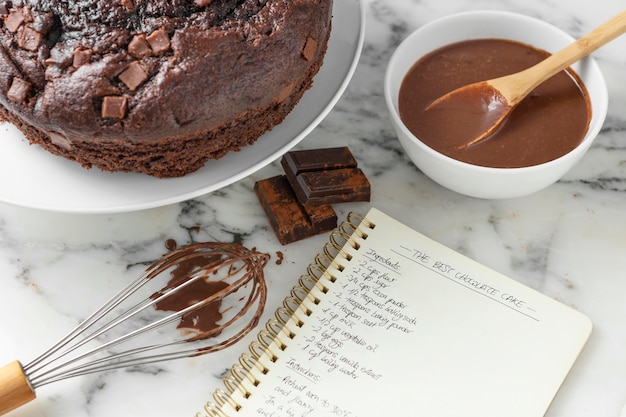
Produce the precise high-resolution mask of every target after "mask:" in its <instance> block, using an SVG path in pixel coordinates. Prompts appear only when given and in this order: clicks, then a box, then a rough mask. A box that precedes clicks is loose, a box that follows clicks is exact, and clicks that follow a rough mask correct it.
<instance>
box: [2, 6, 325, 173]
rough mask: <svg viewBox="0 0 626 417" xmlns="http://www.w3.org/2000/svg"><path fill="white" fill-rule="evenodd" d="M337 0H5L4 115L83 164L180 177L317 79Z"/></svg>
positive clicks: (264, 126)
mask: <svg viewBox="0 0 626 417" xmlns="http://www.w3.org/2000/svg"><path fill="white" fill-rule="evenodd" d="M331 12H332V0H172V1H167V2H164V1H159V0H37V1H35V0H0V120H4V121H8V122H10V123H13V124H14V125H16V126H17V127H18V128H19V129H20V130H21V131H22V132H23V133H24V135H25V136H26V138H27V139H28V140H29V141H30V142H31V143H33V144H37V145H40V146H42V147H43V148H45V149H46V150H48V151H49V152H51V153H53V154H56V155H59V156H62V157H65V158H67V159H70V160H74V161H76V162H78V163H80V164H81V165H82V166H84V167H85V168H91V167H92V166H96V167H98V168H100V169H102V170H104V171H125V172H143V173H146V174H149V175H153V176H156V177H177V176H183V175H186V174H188V173H191V172H193V171H196V170H197V169H199V168H201V167H202V166H203V165H204V164H205V163H206V162H207V161H208V160H210V159H217V158H220V157H222V156H224V155H225V154H226V153H228V152H231V151H236V150H239V149H240V148H242V147H244V146H247V145H250V144H252V143H254V142H255V141H256V140H257V139H258V138H259V137H260V136H261V135H262V134H263V133H265V132H267V131H268V130H269V129H271V128H272V127H274V126H276V125H277V124H279V123H280V122H282V120H283V119H284V118H285V117H286V115H287V114H288V113H289V112H290V111H291V110H292V109H293V107H294V106H295V105H296V104H297V103H298V101H299V100H300V98H301V97H302V95H303V94H304V92H305V91H306V90H307V89H308V88H310V86H311V85H312V80H313V76H314V75H315V74H316V73H317V71H318V70H319V68H320V66H321V65H322V62H323V59H324V55H325V52H326V47H327V41H328V37H329V35H330V28H331Z"/></svg>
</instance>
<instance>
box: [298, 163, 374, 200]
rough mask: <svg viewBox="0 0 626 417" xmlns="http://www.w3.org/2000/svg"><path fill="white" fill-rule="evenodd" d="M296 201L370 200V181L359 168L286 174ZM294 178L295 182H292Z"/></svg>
mask: <svg viewBox="0 0 626 417" xmlns="http://www.w3.org/2000/svg"><path fill="white" fill-rule="evenodd" d="M287 178H289V183H290V184H291V185H292V187H293V189H294V192H295V194H296V196H297V197H298V201H299V202H300V203H301V204H304V205H306V206H309V205H318V204H333V203H346V202H354V201H370V194H371V191H370V188H371V187H370V183H369V181H368V180H367V178H366V177H365V174H364V173H363V171H361V170H360V169H359V168H342V169H331V170H325V171H310V172H303V173H301V174H298V175H297V176H295V177H293V176H291V175H289V174H288V175H287ZM294 180H295V182H294Z"/></svg>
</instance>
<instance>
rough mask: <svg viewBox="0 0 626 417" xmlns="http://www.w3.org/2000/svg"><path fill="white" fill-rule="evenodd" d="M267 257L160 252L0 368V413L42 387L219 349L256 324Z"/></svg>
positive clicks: (244, 252)
mask: <svg viewBox="0 0 626 417" xmlns="http://www.w3.org/2000/svg"><path fill="white" fill-rule="evenodd" d="M268 259H269V256H268V255H267V254H263V253H258V252H256V251H253V250H249V249H247V248H245V247H243V246H241V245H239V244H229V243H195V244H191V245H187V246H183V247H181V248H179V249H176V250H173V251H172V252H170V253H168V254H166V255H164V256H163V257H162V258H161V259H159V260H157V261H156V262H154V263H153V264H152V265H150V266H149V267H148V268H147V269H146V270H145V272H144V273H143V274H141V275H140V276H139V277H137V278H136V279H135V280H133V281H132V282H130V283H129V284H128V285H127V286H126V287H125V288H123V289H122V290H121V291H120V292H118V293H117V294H116V295H115V296H113V297H112V298H111V299H110V300H109V301H107V302H106V303H105V304H104V305H102V307H100V308H99V309H98V310H97V311H95V312H94V313H93V314H91V315H90V316H89V317H88V318H86V319H85V320H84V321H82V322H81V323H80V324H79V325H78V326H77V327H76V328H75V329H74V330H72V331H71V332H69V333H68V334H67V335H66V336H65V337H63V338H62V339H61V340H59V341H58V342H57V343H56V344H55V345H53V346H52V347H50V348H49V349H48V350H47V351H45V352H44V353H43V354H41V355H40V356H39V357H37V358H36V359H34V360H33V361H31V362H30V363H28V364H27V365H24V366H23V365H22V364H21V362H19V361H14V362H12V363H9V364H8V365H6V366H4V367H2V368H0V415H3V414H5V413H7V412H9V411H11V410H13V409H16V408H18V407H20V406H21V405H24V404H26V403H27V402H29V401H31V400H33V399H34V398H35V396H36V395H35V390H36V389H38V388H40V387H41V386H43V385H46V384H49V383H53V382H57V381H60V380H64V379H67V378H71V377H76V376H80V375H86V374H90V373H94V372H102V371H108V370H113V369H117V368H122V367H132V366H139V365H144V364H149V363H154V362H161V361H165V360H172V359H179V358H186V357H192V356H198V355H202V354H205V353H209V352H215V351H218V350H221V349H224V348H226V347H228V346H230V345H232V344H234V343H236V342H237V341H239V340H240V339H242V338H243V337H244V336H245V335H246V334H248V333H249V332H250V331H251V330H252V329H253V328H254V327H255V326H256V325H257V324H258V322H259V319H260V316H261V313H262V312H263V308H264V306H265V301H266V295H267V292H266V291H267V290H266V285H265V279H264V276H263V268H264V266H265V265H266V264H267V261H268Z"/></svg>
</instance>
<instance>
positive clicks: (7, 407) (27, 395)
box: [0, 361, 35, 415]
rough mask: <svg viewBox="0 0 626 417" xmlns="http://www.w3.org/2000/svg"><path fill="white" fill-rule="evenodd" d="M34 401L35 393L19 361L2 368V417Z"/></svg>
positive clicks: (0, 403)
mask: <svg viewBox="0 0 626 417" xmlns="http://www.w3.org/2000/svg"><path fill="white" fill-rule="evenodd" d="M34 399H35V391H34V390H33V389H32V388H31V386H30V383H29V382H28V379H27V378H26V375H25V374H24V370H23V368H22V364H21V363H19V361H15V362H11V363H10V364H8V365H5V366H3V367H2V368H0V415H4V414H6V413H8V412H9V411H11V410H15V409H16V408H18V407H20V406H22V405H24V404H26V403H27V402H30V401H32V400H34Z"/></svg>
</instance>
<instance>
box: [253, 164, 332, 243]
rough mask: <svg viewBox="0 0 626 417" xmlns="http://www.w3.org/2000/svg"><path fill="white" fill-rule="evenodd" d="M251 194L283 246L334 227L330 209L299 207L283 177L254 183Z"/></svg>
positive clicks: (321, 206)
mask: <svg viewBox="0 0 626 417" xmlns="http://www.w3.org/2000/svg"><path fill="white" fill-rule="evenodd" d="M254 192H255V193H256V195H257V198H258V199H259V202H260V203H261V206H262V207H263V210H264V211H265V214H266V216H267V218H268V220H269V222H270V225H271V226H272V229H273V230H274V233H275V234H276V237H277V238H278V241H279V242H280V243H282V244H283V245H285V244H287V243H291V242H295V241H297V240H301V239H304V238H307V237H310V236H314V235H316V234H319V233H323V232H327V231H330V230H333V229H334V228H335V227H337V215H336V214H335V211H334V210H333V208H332V207H331V206H329V205H319V206H312V207H305V206H303V205H301V204H300V203H298V200H297V198H296V196H295V194H294V192H293V190H292V189H291V187H290V186H289V182H288V181H287V178H286V177H285V176H284V175H278V176H275V177H272V178H268V179H265V180H261V181H258V182H257V183H256V184H254Z"/></svg>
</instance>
